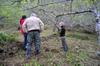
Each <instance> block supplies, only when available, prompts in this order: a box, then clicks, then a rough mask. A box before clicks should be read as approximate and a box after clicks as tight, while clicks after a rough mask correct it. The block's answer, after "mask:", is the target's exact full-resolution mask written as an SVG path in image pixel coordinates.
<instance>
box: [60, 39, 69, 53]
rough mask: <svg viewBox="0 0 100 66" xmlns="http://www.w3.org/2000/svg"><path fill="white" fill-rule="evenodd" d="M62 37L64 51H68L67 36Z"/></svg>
mask: <svg viewBox="0 0 100 66" xmlns="http://www.w3.org/2000/svg"><path fill="white" fill-rule="evenodd" d="M60 39H61V42H62V46H63V50H64V52H67V51H68V46H67V43H66V38H65V37H60Z"/></svg>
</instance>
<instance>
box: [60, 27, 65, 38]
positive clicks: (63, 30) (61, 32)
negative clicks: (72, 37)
mask: <svg viewBox="0 0 100 66" xmlns="http://www.w3.org/2000/svg"><path fill="white" fill-rule="evenodd" d="M65 32H66V29H65V27H64V26H61V30H60V37H63V36H65Z"/></svg>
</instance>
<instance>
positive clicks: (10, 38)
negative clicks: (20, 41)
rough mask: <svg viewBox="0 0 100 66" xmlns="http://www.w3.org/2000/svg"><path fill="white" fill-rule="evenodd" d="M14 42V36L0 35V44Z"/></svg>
mask: <svg viewBox="0 0 100 66" xmlns="http://www.w3.org/2000/svg"><path fill="white" fill-rule="evenodd" d="M14 41H16V35H14V34H9V33H4V32H2V33H0V44H5V43H12V42H14Z"/></svg>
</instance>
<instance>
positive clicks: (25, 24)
mask: <svg viewBox="0 0 100 66" xmlns="http://www.w3.org/2000/svg"><path fill="white" fill-rule="evenodd" d="M22 29H23V31H24V32H27V20H25V22H24V23H23V25H22Z"/></svg>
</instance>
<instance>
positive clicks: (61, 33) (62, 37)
mask: <svg viewBox="0 0 100 66" xmlns="http://www.w3.org/2000/svg"><path fill="white" fill-rule="evenodd" d="M60 28H61V29H60V32H59V34H60V39H61V42H62V46H63V50H64V52H65V53H67V51H68V46H67V42H66V37H65V33H66V29H65V26H64V25H61V26H60Z"/></svg>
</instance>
